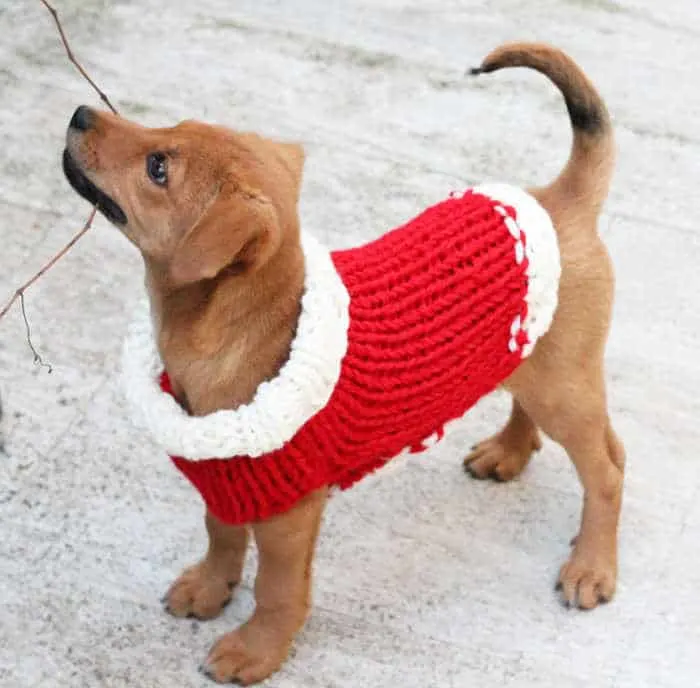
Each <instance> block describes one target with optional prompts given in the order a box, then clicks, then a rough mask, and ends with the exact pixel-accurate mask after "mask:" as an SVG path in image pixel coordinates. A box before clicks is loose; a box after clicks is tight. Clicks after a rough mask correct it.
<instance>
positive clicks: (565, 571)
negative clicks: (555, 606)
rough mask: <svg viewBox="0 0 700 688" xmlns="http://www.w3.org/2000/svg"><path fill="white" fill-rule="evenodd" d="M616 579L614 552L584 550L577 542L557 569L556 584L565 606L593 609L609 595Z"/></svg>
mask: <svg viewBox="0 0 700 688" xmlns="http://www.w3.org/2000/svg"><path fill="white" fill-rule="evenodd" d="M616 580H617V565H616V563H615V557H614V556H605V554H603V553H600V552H595V551H590V550H588V551H587V550H586V548H583V547H580V546H579V543H577V544H576V545H574V551H573V552H572V554H571V558H570V559H569V561H567V562H566V563H565V564H564V565H563V566H562V567H561V570H560V571H559V579H558V581H557V585H556V588H557V590H558V591H559V593H560V595H561V599H562V602H563V604H564V605H565V606H567V607H578V608H579V609H594V608H595V607H597V606H598V605H599V604H603V603H605V602H609V601H610V600H611V599H612V598H613V596H614V594H615V582H616Z"/></svg>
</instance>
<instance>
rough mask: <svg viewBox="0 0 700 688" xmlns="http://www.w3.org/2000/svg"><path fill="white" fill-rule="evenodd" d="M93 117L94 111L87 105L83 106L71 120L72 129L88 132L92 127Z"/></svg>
mask: <svg viewBox="0 0 700 688" xmlns="http://www.w3.org/2000/svg"><path fill="white" fill-rule="evenodd" d="M92 121H93V115H92V110H90V108H89V107H88V106H87V105H81V106H80V107H79V108H78V109H77V110H76V111H75V112H74V113H73V116H72V117H71V118H70V124H69V125H68V126H69V127H70V128H71V129H77V130H78V131H87V130H88V129H89V128H90V127H91V126H92Z"/></svg>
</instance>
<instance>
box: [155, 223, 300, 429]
mask: <svg viewBox="0 0 700 688" xmlns="http://www.w3.org/2000/svg"><path fill="white" fill-rule="evenodd" d="M146 284H147V287H148V291H149V295H150V299H151V308H152V313H153V318H154V324H155V330H156V333H157V339H158V348H159V350H160V355H161V358H162V360H163V362H164V364H165V367H166V370H167V371H168V375H169V376H170V379H171V382H172V385H173V390H174V392H175V395H176V397H177V399H178V401H179V402H180V404H181V405H182V406H183V407H184V408H185V409H186V410H187V411H189V412H190V413H192V414H193V415H198V416H199V415H205V414H207V413H211V412H213V411H217V410H220V409H235V408H237V407H238V406H240V405H242V404H246V403H248V402H249V401H251V400H252V398H253V396H254V394H255V391H256V390H257V388H258V386H259V385H260V384H261V383H262V382H263V381H265V380H268V379H270V378H272V377H274V376H275V375H276V374H277V373H278V371H279V369H280V367H281V366H282V365H283V364H284V363H285V361H286V360H287V358H288V356H289V351H290V347H291V343H292V340H293V338H294V334H295V331H296V324H297V321H298V318H299V312H300V300H301V295H302V292H303V288H304V257H303V253H302V249H301V244H300V241H299V237H298V235H297V236H296V237H295V238H294V239H293V240H292V239H291V238H290V239H288V240H287V241H286V242H285V243H283V245H282V246H281V247H280V249H279V250H278V252H277V253H276V254H275V255H274V256H273V257H272V258H271V259H270V260H269V261H268V262H267V263H266V264H265V265H264V266H263V267H261V268H259V269H258V270H256V271H254V272H253V273H252V274H248V273H246V272H243V273H240V274H236V273H235V271H229V272H227V271H223V272H222V273H221V274H220V275H219V276H218V277H216V278H215V279H213V280H207V281H205V282H199V283H195V284H192V285H189V286H187V287H183V288H179V289H177V288H173V287H172V286H171V285H170V283H169V278H168V275H167V272H166V271H165V270H164V269H163V268H162V267H161V266H159V265H157V264H155V263H152V262H150V261H149V260H148V259H146Z"/></svg>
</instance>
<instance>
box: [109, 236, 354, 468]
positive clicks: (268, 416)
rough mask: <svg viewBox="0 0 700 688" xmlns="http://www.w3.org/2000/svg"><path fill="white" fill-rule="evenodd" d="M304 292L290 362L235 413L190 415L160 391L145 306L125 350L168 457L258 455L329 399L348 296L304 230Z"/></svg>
mask: <svg viewBox="0 0 700 688" xmlns="http://www.w3.org/2000/svg"><path fill="white" fill-rule="evenodd" d="M302 248H303V251H304V259H305V268H306V275H305V285H304V287H305V289H304V295H303V296H302V299H301V314H300V316H299V322H298V325H297V332H296V336H295V337H294V340H293V342H292V346H291V351H290V354H289V359H288V360H287V362H286V363H285V364H284V365H283V366H282V368H281V369H280V371H279V374H278V375H277V377H275V378H273V379H272V380H269V381H266V382H263V383H262V384H261V385H260V386H259V387H258V389H257V391H256V393H255V397H254V398H253V400H252V401H251V402H250V403H249V404H246V405H245V406H240V407H239V408H237V409H235V410H222V411H216V412H214V413H211V414H208V415H206V416H190V415H188V414H187V413H186V412H185V411H184V410H183V409H182V408H181V407H180V405H179V404H178V403H177V402H176V401H175V399H173V397H172V396H170V395H169V394H166V393H165V392H163V391H162V390H161V389H160V386H159V376H160V374H161V372H162V370H163V363H162V361H161V359H160V355H159V353H158V349H157V346H156V340H155V336H154V332H153V324H152V321H151V316H150V311H149V307H148V304H147V303H146V302H144V303H143V304H141V305H140V307H139V309H138V312H137V314H136V318H135V320H134V322H133V323H132V325H131V326H130V328H129V332H128V335H127V340H126V342H125V343H124V349H123V354H122V374H123V382H124V388H125V394H126V398H127V401H128V402H129V404H130V406H131V408H132V414H133V416H134V417H135V419H136V420H137V422H138V423H139V425H145V427H146V429H147V430H149V431H150V433H151V434H152V436H153V438H154V439H155V440H156V442H157V443H158V444H160V445H161V446H162V447H163V448H164V449H165V451H167V452H168V454H171V455H173V456H182V457H184V458H187V459H191V460H195V461H196V460H203V459H209V458H220V459H226V458H231V457H234V456H250V457H259V456H262V455H263V454H267V453H269V452H271V451H275V450H276V449H280V448H281V447H282V446H283V445H284V444H285V443H286V442H288V441H289V440H290V439H292V437H294V435H295V434H296V433H297V431H298V430H299V429H300V428H301V427H302V426H303V425H304V424H305V423H306V422H307V421H308V420H309V419H310V418H311V417H312V416H314V415H315V414H316V413H317V412H318V411H320V410H321V409H322V408H323V407H324V406H325V405H326V404H327V403H328V400H329V399H330V397H331V394H332V393H333V389H334V388H335V385H336V384H337V382H338V379H339V377H340V366H341V362H342V359H343V357H344V356H345V352H346V351H347V345H348V327H349V325H350V316H349V305H350V296H349V295H348V292H347V290H346V288H345V285H344V284H343V282H342V280H341V279H340V276H339V275H338V273H337V272H336V270H335V266H334V265H333V261H332V260H331V257H330V254H329V253H328V251H327V249H325V248H324V247H323V246H322V245H321V244H320V243H319V242H317V241H316V240H315V239H314V238H313V237H311V236H309V235H307V234H303V235H302Z"/></svg>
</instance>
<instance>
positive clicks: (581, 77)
mask: <svg viewBox="0 0 700 688" xmlns="http://www.w3.org/2000/svg"><path fill="white" fill-rule="evenodd" d="M505 67H529V68H531V69H534V70H536V71H538V72H541V73H542V74H544V75H545V76H547V77H548V78H549V79H550V80H551V81H552V82H553V83H554V84H555V86H557V88H558V89H559V90H560V91H561V93H562V95H563V96H564V101H565V103H566V108H567V110H568V111H569V117H570V118H571V126H572V128H573V135H574V139H573V146H572V149H571V155H570V157H569V161H568V163H567V164H566V166H565V167H564V169H563V170H562V172H561V174H560V175H559V176H558V177H557V178H556V179H555V180H554V181H553V182H552V184H551V185H550V186H549V187H548V189H551V190H552V191H556V192H557V193H559V194H564V195H566V196H573V197H574V198H575V199H577V200H585V201H586V202H587V203H588V204H590V205H589V207H593V208H594V209H595V210H596V212H597V211H598V210H599V209H600V206H601V205H602V203H603V201H604V200H605V198H606V197H607V194H608V188H609V186H610V179H611V177H612V171H613V167H614V162H615V143H614V139H613V132H612V125H611V122H610V116H609V114H608V110H607V108H606V107H605V103H604V102H603V99H602V98H601V96H600V95H599V93H598V91H597V90H596V88H595V87H594V86H593V84H592V83H591V82H590V81H589V79H588V77H586V75H585V74H584V73H583V71H582V70H581V68H580V67H579V66H578V65H577V64H576V63H575V62H574V61H573V60H572V59H571V58H570V57H569V56H568V55H566V54H565V53H563V52H562V51H561V50H558V49H557V48H553V47H551V46H548V45H544V44H542V43H508V44H505V45H502V46H501V47H499V48H496V50H494V51H493V52H491V53H490V54H489V55H487V56H486V57H485V58H484V61H483V62H482V63H481V66H480V67H476V68H474V69H472V70H471V73H472V74H485V73H489V72H495V71H497V70H499V69H503V68H505ZM543 191H545V190H543Z"/></svg>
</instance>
